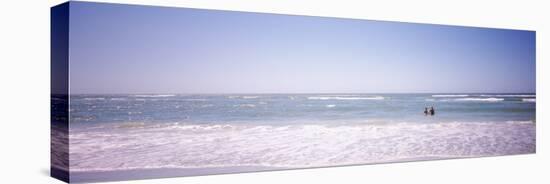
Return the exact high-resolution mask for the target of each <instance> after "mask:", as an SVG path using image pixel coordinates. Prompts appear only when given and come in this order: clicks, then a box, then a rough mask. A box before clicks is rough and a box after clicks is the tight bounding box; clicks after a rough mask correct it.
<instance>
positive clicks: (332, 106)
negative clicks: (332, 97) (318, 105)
mask: <svg viewBox="0 0 550 184" xmlns="http://www.w3.org/2000/svg"><path fill="white" fill-rule="evenodd" d="M326 107H327V108H334V107H336V105H334V104H329V105H326Z"/></svg>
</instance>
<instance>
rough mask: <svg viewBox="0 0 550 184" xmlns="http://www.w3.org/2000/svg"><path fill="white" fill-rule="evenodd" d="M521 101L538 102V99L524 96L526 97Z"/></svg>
mask: <svg viewBox="0 0 550 184" xmlns="http://www.w3.org/2000/svg"><path fill="white" fill-rule="evenodd" d="M521 101H523V102H537V99H535V98H524V99H521Z"/></svg>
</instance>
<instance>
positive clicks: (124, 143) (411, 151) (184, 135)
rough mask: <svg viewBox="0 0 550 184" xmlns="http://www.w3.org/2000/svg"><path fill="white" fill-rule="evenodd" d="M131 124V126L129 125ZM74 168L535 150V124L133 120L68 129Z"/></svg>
mask: <svg viewBox="0 0 550 184" xmlns="http://www.w3.org/2000/svg"><path fill="white" fill-rule="evenodd" d="M134 125H135V126H134ZM69 136H70V139H71V142H70V147H69V149H70V150H69V151H70V154H71V157H70V166H71V171H112V170H129V169H146V168H207V167H234V166H267V167H285V168H300V167H321V166H335V165H348V164H367V163H380V162H394V161H400V160H424V159H426V158H462V157H478V156H495V155H508V154H525V153H534V152H535V123H533V122H531V121H527V122H523V121H522V122H515V121H507V122H506V123H503V122H448V123H423V124H422V123H386V124H362V125H340V126H334V125H304V124H302V125H299V124H297V125H286V126H274V125H237V124H212V125H199V124H179V123H173V124H169V123H166V124H162V125H159V124H157V125H147V124H141V123H138V124H132V126H124V127H121V128H115V129H94V130H77V129H76V130H72V131H71V132H70V135H69Z"/></svg>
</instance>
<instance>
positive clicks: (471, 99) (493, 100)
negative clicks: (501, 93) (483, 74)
mask: <svg viewBox="0 0 550 184" xmlns="http://www.w3.org/2000/svg"><path fill="white" fill-rule="evenodd" d="M503 100H504V99H503V98H458V99H455V101H478V102H499V101H503Z"/></svg>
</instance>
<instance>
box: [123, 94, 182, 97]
mask: <svg viewBox="0 0 550 184" xmlns="http://www.w3.org/2000/svg"><path fill="white" fill-rule="evenodd" d="M133 96H134V97H145V98H163V97H173V96H176V95H171V94H166V95H133Z"/></svg>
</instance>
